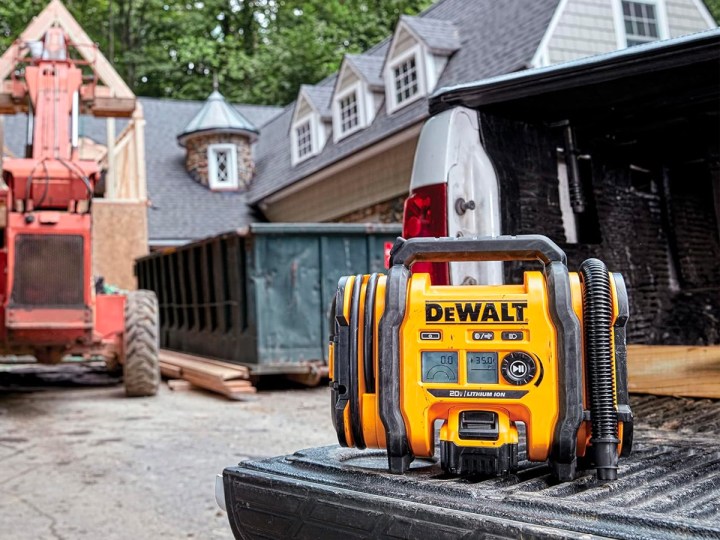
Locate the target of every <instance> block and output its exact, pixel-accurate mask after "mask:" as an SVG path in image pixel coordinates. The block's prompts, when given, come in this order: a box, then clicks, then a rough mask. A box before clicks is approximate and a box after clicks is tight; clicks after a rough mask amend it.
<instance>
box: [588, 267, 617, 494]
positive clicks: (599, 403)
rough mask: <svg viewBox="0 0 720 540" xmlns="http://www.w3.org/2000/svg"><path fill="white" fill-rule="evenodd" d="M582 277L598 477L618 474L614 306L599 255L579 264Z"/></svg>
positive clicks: (607, 278)
mask: <svg viewBox="0 0 720 540" xmlns="http://www.w3.org/2000/svg"><path fill="white" fill-rule="evenodd" d="M580 274H581V276H582V280H583V326H584V340H585V359H586V362H587V366H586V367H587V372H588V374H589V382H590V414H591V420H592V438H591V439H590V444H591V446H592V448H593V449H594V457H595V467H596V469H597V477H598V479H599V480H615V479H616V478H617V462H618V454H617V445H618V443H619V442H620V440H619V439H618V424H617V411H616V409H615V379H614V377H613V363H612V323H613V306H612V291H611V289H610V275H609V274H608V269H607V267H606V266H605V264H603V263H602V262H601V261H599V260H598V259H588V260H586V261H585V262H584V263H582V265H581V266H580Z"/></svg>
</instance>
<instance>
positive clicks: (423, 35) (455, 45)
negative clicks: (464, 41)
mask: <svg viewBox="0 0 720 540" xmlns="http://www.w3.org/2000/svg"><path fill="white" fill-rule="evenodd" d="M400 20H402V22H404V23H405V24H407V25H408V26H409V27H410V29H411V30H412V31H413V32H414V33H415V34H417V36H418V37H419V38H420V39H421V40H422V41H423V43H425V45H427V47H428V48H429V49H430V52H432V53H434V54H442V55H448V56H449V55H451V54H452V53H454V52H455V51H457V50H458V49H459V48H460V45H461V44H460V33H459V32H458V28H457V26H456V25H455V23H453V22H452V21H445V20H442V19H435V18H431V17H411V16H409V15H403V16H402V17H400Z"/></svg>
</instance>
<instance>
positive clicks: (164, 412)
mask: <svg viewBox="0 0 720 540" xmlns="http://www.w3.org/2000/svg"><path fill="white" fill-rule="evenodd" d="M251 399H252V400H251V401H245V402H232V401H228V400H226V399H224V398H221V397H217V396H215V395H212V394H210V393H205V392H202V391H194V390H190V391H178V392H173V391H170V390H169V389H168V388H167V386H166V385H165V384H163V385H162V388H161V391H160V393H159V395H158V396H156V397H155V398H142V399H128V398H125V397H124V395H123V390H122V387H121V386H110V387H91V388H60V387H57V386H56V387H50V388H47V387H45V388H36V389H32V390H29V391H28V390H25V391H17V390H14V391H13V390H10V391H8V390H5V391H0V463H2V467H0V538H8V539H9V538H12V539H16V540H23V539H33V540H35V539H64V540H70V539H76V538H92V539H101V540H111V539H153V538H198V539H205V538H232V533H231V531H230V526H229V524H228V522H227V517H226V515H225V513H224V512H222V511H220V510H219V508H218V507H217V506H216V504H215V498H214V482H215V475H216V474H217V473H219V472H221V471H222V469H223V468H224V467H225V466H228V465H233V464H236V463H238V462H239V461H242V460H244V459H248V458H259V457H269V456H274V455H278V454H286V453H291V452H293V451H295V450H298V449H301V448H307V447H310V446H318V445H326V444H333V443H335V442H336V439H335V436H334V431H333V428H332V424H331V421H330V416H329V400H330V398H329V390H328V389H327V387H324V386H323V387H320V388H314V389H305V388H294V389H287V388H286V389H278V388H277V386H276V388H275V389H270V390H263V391H261V392H259V393H258V394H257V395H256V396H254V397H252V398H251Z"/></svg>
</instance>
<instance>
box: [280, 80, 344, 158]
mask: <svg viewBox="0 0 720 540" xmlns="http://www.w3.org/2000/svg"><path fill="white" fill-rule="evenodd" d="M327 81H328V79H325V81H323V82H322V83H320V84H316V85H312V84H303V85H302V86H301V87H300V91H301V92H304V93H305V95H306V96H307V98H308V100H309V101H310V103H311V104H312V106H313V107H315V110H317V111H318V113H320V118H322V119H323V120H329V119H331V118H332V113H331V112H330V99H331V98H332V94H333V84H334V78H333V84H327ZM289 148H290V147H289V146H288V151H289Z"/></svg>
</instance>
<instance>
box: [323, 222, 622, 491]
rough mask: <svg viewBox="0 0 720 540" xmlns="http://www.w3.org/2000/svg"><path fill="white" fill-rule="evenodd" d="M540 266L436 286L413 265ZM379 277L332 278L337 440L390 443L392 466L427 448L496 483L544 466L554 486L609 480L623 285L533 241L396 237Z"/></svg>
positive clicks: (592, 264) (449, 468)
mask: <svg viewBox="0 0 720 540" xmlns="http://www.w3.org/2000/svg"><path fill="white" fill-rule="evenodd" d="M528 260H536V261H540V262H542V263H543V265H544V269H543V271H542V272H540V271H526V272H525V273H524V282H523V284H522V285H462V286H445V285H433V284H432V283H430V278H429V275H428V274H425V273H415V274H411V272H410V267H411V265H412V264H413V263H415V262H418V261H433V262H450V261H528ZM390 264H391V266H390V270H389V271H388V274H387V276H385V275H382V274H372V275H356V276H347V277H343V278H341V279H340V282H339V284H338V289H337V294H336V297H335V300H334V306H333V314H332V321H331V334H332V335H331V337H330V355H329V357H330V375H331V388H332V392H331V394H332V419H333V424H334V426H335V430H336V431H337V436H338V440H339V442H340V444H341V445H343V446H352V447H356V448H360V449H363V448H366V447H371V448H386V449H387V453H388V463H389V469H390V471H391V472H393V473H404V472H405V471H406V470H407V469H408V467H409V466H410V463H411V461H412V460H413V459H414V457H426V458H429V457H432V456H434V454H435V440H434V439H435V423H436V421H440V422H442V427H441V428H440V432H439V433H440V435H439V439H440V445H439V446H440V462H441V466H442V468H443V470H444V471H445V472H447V473H450V474H459V475H473V474H479V475H496V474H504V473H508V472H512V471H515V470H516V469H517V468H518V443H519V435H518V427H519V426H520V424H524V430H521V431H524V433H525V442H526V452H527V460H528V461H534V462H542V461H546V460H548V461H549V463H550V465H551V467H552V470H553V473H554V475H555V476H556V478H558V479H559V480H563V481H565V480H571V479H572V478H574V477H575V476H576V471H577V469H578V468H581V469H588V468H593V467H594V468H595V469H596V470H597V476H598V478H599V479H601V480H613V479H615V478H617V462H618V456H619V455H620V454H622V455H627V454H629V452H630V448H631V445H632V413H631V411H630V407H629V402H628V391H627V364H626V349H625V324H626V322H627V319H628V298H627V292H626V288H625V284H624V281H623V278H622V276H621V275H620V274H616V273H615V274H611V273H609V272H608V270H607V268H606V267H605V265H604V264H603V263H602V262H600V261H599V260H597V259H589V260H587V261H585V262H584V263H583V264H582V265H581V267H580V272H579V273H575V272H572V273H571V272H568V269H567V265H566V264H567V263H566V257H565V253H564V252H563V251H562V250H561V249H560V248H559V247H558V246H557V245H556V244H555V243H553V242H552V241H551V240H550V239H548V238H546V237H544V236H539V235H525V236H501V237H495V238H467V237H465V238H413V239H411V240H403V239H402V238H399V239H398V241H397V242H396V243H395V245H394V247H393V249H392V251H391V255H390Z"/></svg>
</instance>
